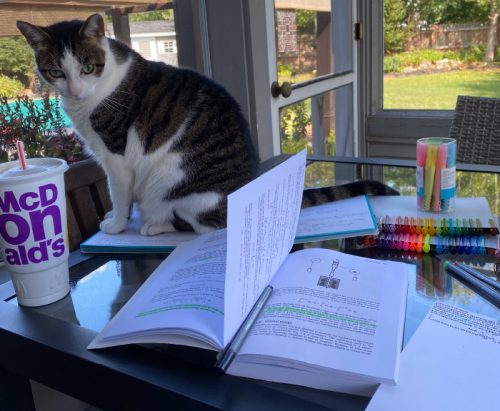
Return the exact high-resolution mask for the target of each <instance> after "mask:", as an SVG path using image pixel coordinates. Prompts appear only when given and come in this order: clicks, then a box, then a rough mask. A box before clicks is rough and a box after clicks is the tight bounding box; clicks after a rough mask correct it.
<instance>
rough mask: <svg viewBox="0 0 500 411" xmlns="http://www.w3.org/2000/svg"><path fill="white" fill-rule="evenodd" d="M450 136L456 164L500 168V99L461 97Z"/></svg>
mask: <svg viewBox="0 0 500 411" xmlns="http://www.w3.org/2000/svg"><path fill="white" fill-rule="evenodd" d="M450 137H451V138H454V139H456V140H457V162H459V163H468V164H489V165H500V99H498V98H485V97H471V96H458V98H457V104H456V108H455V115H454V117H453V121H452V124H451V129H450Z"/></svg>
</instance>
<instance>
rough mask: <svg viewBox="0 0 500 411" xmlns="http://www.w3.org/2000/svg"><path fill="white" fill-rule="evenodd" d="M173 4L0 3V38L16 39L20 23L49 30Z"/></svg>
mask: <svg viewBox="0 0 500 411" xmlns="http://www.w3.org/2000/svg"><path fill="white" fill-rule="evenodd" d="M171 2H172V0H62V1H57V0H36V1H35V0H0V37H2V36H17V35H19V34H20V33H19V30H18V29H17V27H16V21H17V20H24V21H27V22H29V23H32V24H36V25H40V26H48V25H50V24H53V23H56V22H58V21H62V20H74V19H79V20H85V19H86V18H87V17H88V16H90V15H91V14H92V13H96V12H99V13H102V14H104V13H105V12H106V11H109V10H111V9H116V8H122V9H123V10H125V12H130V11H149V10H154V9H155V8H156V7H157V6H158V5H160V4H168V3H171Z"/></svg>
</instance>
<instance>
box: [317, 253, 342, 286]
mask: <svg viewBox="0 0 500 411" xmlns="http://www.w3.org/2000/svg"><path fill="white" fill-rule="evenodd" d="M339 264H340V262H339V260H337V259H334V260H332V264H331V267H330V272H329V273H328V274H327V275H320V276H319V279H318V284H317V285H318V286H320V287H326V288H333V289H334V290H338V288H339V285H340V278H337V277H335V271H336V270H337V268H338V266H339Z"/></svg>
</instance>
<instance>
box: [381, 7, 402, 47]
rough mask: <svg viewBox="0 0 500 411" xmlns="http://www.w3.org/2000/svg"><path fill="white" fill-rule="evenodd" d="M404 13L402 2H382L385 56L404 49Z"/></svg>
mask: <svg viewBox="0 0 500 411" xmlns="http://www.w3.org/2000/svg"><path fill="white" fill-rule="evenodd" d="M405 17H406V11H405V5H404V2H403V0H384V50H385V53H387V54H392V53H397V52H400V51H402V50H403V49H404V46H405V43H406V31H405V29H404V26H403V23H404V22H405Z"/></svg>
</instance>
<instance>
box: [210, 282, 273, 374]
mask: <svg viewBox="0 0 500 411" xmlns="http://www.w3.org/2000/svg"><path fill="white" fill-rule="evenodd" d="M272 292H273V287H272V286H271V285H267V286H266V288H264V290H263V291H262V293H261V294H260V296H259V298H258V299H257V301H256V302H255V304H254V306H253V307H252V309H251V310H250V312H249V313H248V315H247V317H246V318H245V320H244V321H243V323H242V324H241V326H240V328H238V331H236V334H234V337H233V339H232V340H231V341H230V342H229V343H228V344H227V346H226V348H225V349H224V351H222V352H221V353H220V356H219V358H218V359H217V362H216V363H215V367H216V368H219V370H221V371H222V372H226V370H227V369H228V367H229V365H230V364H231V362H232V361H233V360H234V357H236V354H237V353H238V351H239V350H240V348H241V345H242V344H243V341H245V338H246V337H247V335H248V333H249V332H250V330H251V328H252V326H253V324H254V323H255V320H257V317H258V316H259V314H260V312H261V311H262V308H264V305H265V304H266V303H267V300H269V297H271V294H272Z"/></svg>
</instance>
